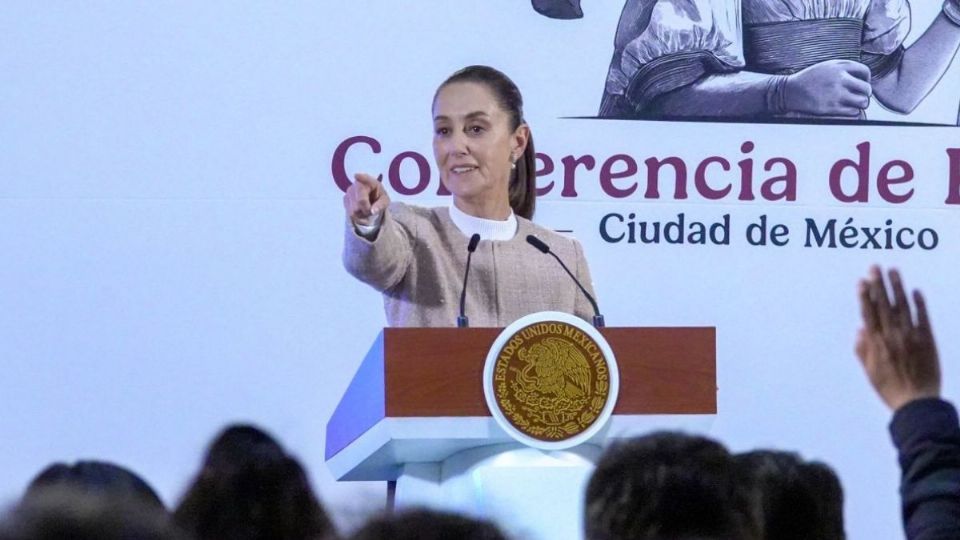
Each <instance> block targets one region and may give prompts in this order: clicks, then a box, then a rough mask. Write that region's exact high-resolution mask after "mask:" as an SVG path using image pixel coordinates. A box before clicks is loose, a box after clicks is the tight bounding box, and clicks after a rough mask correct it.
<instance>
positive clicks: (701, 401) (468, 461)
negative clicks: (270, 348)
mask: <svg viewBox="0 0 960 540" xmlns="http://www.w3.org/2000/svg"><path fill="white" fill-rule="evenodd" d="M600 331H601V333H602V334H603V336H604V338H605V339H606V340H607V341H608V343H609V344H610V347H611V349H612V350H613V353H614V355H615V356H616V359H617V364H618V366H619V372H620V393H619V397H618V399H617V402H616V406H615V408H614V411H613V417H612V418H611V420H610V421H609V422H608V424H607V425H606V427H605V428H604V429H602V430H601V431H600V432H599V433H598V434H597V435H596V436H594V437H593V439H591V440H590V441H589V442H588V443H586V444H584V445H580V447H576V448H574V449H572V450H571V451H568V452H561V453H556V455H554V456H551V459H552V458H556V459H559V460H561V461H560V462H559V463H560V466H561V467H563V466H565V463H567V462H569V461H570V460H571V459H572V460H574V461H578V460H579V461H580V462H582V463H588V464H589V463H591V462H592V461H593V460H594V459H595V457H596V456H597V455H599V453H600V447H601V446H602V445H603V444H604V443H605V441H607V440H610V439H616V438H622V437H630V436H635V435H639V434H642V433H645V432H648V431H650V430H651V429H665V428H666V429H678V428H680V429H683V428H686V429H694V430H697V431H703V430H705V429H706V428H708V427H709V424H710V422H711V421H712V419H713V415H715V414H716V412H717V399H716V396H717V384H716V330H715V328H712V327H699V328H603V329H601V330H600ZM500 332H501V329H499V328H386V329H384V330H383V331H382V332H381V333H380V335H379V336H378V337H377V339H376V341H375V342H374V343H373V346H372V347H371V348H370V351H369V352H368V353H367V356H366V358H365V359H364V360H363V363H362V364H361V365H360V368H359V369H358V370H357V373H356V374H355V375H354V378H353V380H352V381H351V383H350V385H349V387H348V388H347V390H346V392H345V393H344V395H343V398H342V399H341V400H340V403H339V404H338V405H337V408H336V410H335V411H334V413H333V416H332V417H331V418H330V420H329V422H328V423H327V439H326V461H327V464H328V466H329V468H330V470H331V472H332V473H333V475H334V477H335V478H337V479H338V480H347V481H349V480H388V481H393V480H398V484H397V501H398V504H401V503H407V502H408V503H409V504H411V505H415V504H426V505H434V506H446V507H450V508H451V509H455V510H461V511H467V512H468V513H470V512H471V511H472V512H474V513H478V514H487V513H490V512H488V511H487V510H489V506H488V505H487V504H486V503H484V502H482V501H481V502H479V503H478V502H477V500H478V499H477V497H480V498H482V497H484V496H485V495H483V494H480V495H476V494H473V495H464V494H462V493H459V494H458V492H459V491H460V490H463V489H468V490H470V489H474V490H478V489H479V488H477V487H476V486H475V485H474V484H477V483H478V482H479V481H480V480H478V479H480V478H487V479H489V478H492V477H490V476H489V475H487V476H483V475H482V474H481V473H479V472H478V471H477V469H476V467H475V465H476V464H477V463H479V462H490V461H491V459H493V458H496V457H497V456H502V455H503V454H504V453H505V452H511V451H513V452H520V453H524V452H525V454H523V455H524V456H525V457H522V458H520V459H525V460H528V461H529V460H530V459H531V456H532V457H533V459H534V460H537V459H539V458H540V457H542V456H545V455H546V454H551V453H550V452H544V451H541V450H535V449H531V448H526V447H522V445H519V443H516V442H515V441H514V440H513V439H512V438H510V437H509V436H508V435H507V433H506V432H504V431H503V429H501V428H500V426H499V425H498V424H497V423H496V421H495V420H494V419H493V417H492V416H491V415H490V412H489V410H488V409H487V405H486V401H485V399H484V395H483V382H482V374H483V365H484V361H485V360H486V357H487V353H488V351H489V349H490V347H491V345H492V344H493V342H494V340H495V339H496V337H497V336H498V335H499V334H500ZM581 447H584V448H581ZM518 455H519V454H518ZM500 461H501V462H504V460H503V459H500ZM508 461H509V460H508ZM514 461H515V460H514ZM581 469H582V467H581ZM517 470H519V469H514V472H512V473H511V474H512V475H513V476H512V477H517V478H519V476H517V474H516V471H517ZM558 470H564V469H558ZM549 474H553V473H549ZM549 474H548V475H547V476H544V473H543V472H540V473H538V476H536V478H538V479H540V478H549ZM577 474H579V476H577V477H576V479H574V480H571V481H572V482H574V485H575V486H579V485H580V484H582V482H583V480H584V477H583V474H584V473H583V472H579V473H577ZM471 475H472V476H471ZM457 478H460V479H459V480H457ZM464 478H465V480H464ZM451 479H454V480H455V481H452V480H451ZM538 481H539V480H538ZM458 482H459V483H458ZM529 483H530V482H529V481H525V484H524V489H527V488H529V487H530V486H529V485H527V484H529ZM561 483H562V482H561ZM452 484H456V485H455V486H454V487H450V486H451V485H452ZM490 484H491V482H490V481H489V480H488V481H487V483H486V488H485V489H486V491H487V492H489V490H490V488H491V485H490ZM548 484H549V482H548ZM568 484H569V482H568ZM498 487H499V486H498ZM558 489H559V490H562V489H563V488H562V487H557V486H554V487H552V488H550V490H552V492H557V490H558ZM576 489H579V488H576ZM451 490H452V491H451ZM571 490H575V489H574V488H571V489H567V491H571ZM480 491H483V490H480ZM548 492H550V491H548ZM573 496H574V498H575V499H576V501H579V497H580V495H579V492H577V493H575V494H574V495H573ZM471 497H473V499H471ZM467 499H470V500H472V501H473V502H470V501H468V500H467ZM458 500H460V503H457V501H458ZM464 501H466V502H464ZM573 504H574V505H577V504H578V503H577V502H574V503H573ZM569 505H570V504H569V503H568V504H567V505H566V506H569ZM561 506H563V505H561ZM570 512H573V513H574V514H576V515H579V513H580V512H579V510H578V509H573V508H568V509H567V513H570ZM493 513H495V512H493ZM494 517H496V516H494ZM535 528H536V527H534V529H535ZM524 532H525V533H527V534H526V536H527V537H531V538H538V537H543V538H547V537H550V536H551V535H553V537H556V536H555V532H556V531H554V533H549V534H548V533H543V534H539V535H538V534H529V533H530V531H524ZM576 532H577V535H574V536H566V537H569V538H579V536H578V535H579V531H576ZM534 533H536V531H534Z"/></svg>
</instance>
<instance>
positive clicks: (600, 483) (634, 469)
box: [584, 432, 761, 540]
mask: <svg viewBox="0 0 960 540" xmlns="http://www.w3.org/2000/svg"><path fill="white" fill-rule="evenodd" d="M584 531H585V533H586V534H585V536H586V538H587V539H588V540H660V539H666V538H670V539H680V538H684V539H687V538H690V539H693V538H700V539H707V538H711V539H720V538H724V539H729V538H736V539H738V540H753V539H757V538H761V535H760V523H759V516H758V511H757V508H756V505H755V503H754V500H753V493H752V491H751V489H750V487H749V486H748V485H745V483H744V482H743V478H742V474H741V472H740V470H739V468H738V467H737V464H736V462H735V461H734V459H733V456H732V455H731V454H730V453H729V451H728V450H727V449H726V448H725V447H724V446H723V445H721V444H720V443H719V442H717V441H714V440H712V439H708V438H705V437H699V436H694V435H686V434H683V433H675V432H655V433H652V434H649V435H645V436H643V437H637V438H634V439H628V440H626V441H624V442H621V443H618V444H616V445H614V446H612V447H610V448H609V449H607V451H606V452H604V454H603V456H602V457H601V458H600V460H599V462H598V463H597V467H596V469H595V470H594V472H593V474H592V475H591V477H590V480H589V482H588V484H587V489H586V497H585V508H584Z"/></svg>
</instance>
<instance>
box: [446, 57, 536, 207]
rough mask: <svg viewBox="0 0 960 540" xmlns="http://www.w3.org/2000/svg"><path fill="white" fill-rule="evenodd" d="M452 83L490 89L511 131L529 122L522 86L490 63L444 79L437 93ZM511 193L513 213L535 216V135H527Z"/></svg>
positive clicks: (517, 164) (466, 68)
mask: <svg viewBox="0 0 960 540" xmlns="http://www.w3.org/2000/svg"><path fill="white" fill-rule="evenodd" d="M453 83H476V84H481V85H483V86H485V87H486V88H487V89H488V90H490V92H491V93H492V94H493V95H494V97H495V98H496V100H497V104H498V105H500V108H501V109H502V110H503V111H504V112H506V113H507V116H508V117H509V121H510V129H511V130H516V129H517V128H518V127H520V126H521V125H524V124H526V123H527V121H526V119H524V116H523V96H522V95H521V94H520V89H519V88H517V85H516V84H514V82H513V81H512V80H510V77H507V76H506V75H505V74H503V73H502V72H501V71H499V70H496V69H494V68H492V67H490V66H467V67H465V68H463V69H461V70H459V71H457V72H456V73H454V74H453V75H450V77H448V78H447V80H445V81H443V84H441V85H440V87H439V88H437V93H438V94H439V92H440V90H441V89H443V88H444V87H445V86H447V85H449V84H453ZM434 101H436V96H434ZM509 194H510V207H511V208H513V212H514V213H515V214H516V215H518V216H520V217H524V218H527V219H530V218H532V217H533V213H534V211H535V210H536V205H537V153H536V150H534V147H533V134H530V136H529V137H528V138H527V146H526V148H525V149H524V152H523V156H522V157H521V158H520V159H519V160H517V163H516V168H515V169H513V171H512V172H511V175H510V186H509Z"/></svg>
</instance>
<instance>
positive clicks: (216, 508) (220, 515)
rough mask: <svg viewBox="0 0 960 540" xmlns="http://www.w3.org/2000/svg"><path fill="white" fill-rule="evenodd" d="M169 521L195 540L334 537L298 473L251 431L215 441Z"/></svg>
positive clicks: (232, 430)
mask: <svg viewBox="0 0 960 540" xmlns="http://www.w3.org/2000/svg"><path fill="white" fill-rule="evenodd" d="M174 521H175V522H176V523H177V525H179V526H180V527H181V528H182V529H184V530H185V531H187V532H189V533H191V534H192V535H193V536H194V537H195V538H197V540H214V539H217V540H219V539H222V538H231V539H235V540H260V539H262V540H267V539H273V540H308V539H309V540H313V539H320V538H331V537H334V536H335V532H334V528H333V524H332V523H331V521H330V519H329V517H328V516H327V514H326V512H324V510H323V507H322V506H321V505H320V502H319V501H318V500H317V497H316V496H315V495H314V493H313V490H312V489H311V488H310V484H309V481H308V480H307V476H306V474H305V473H304V470H303V467H301V466H300V464H299V463H298V462H297V460H296V459H294V458H293V457H291V456H289V455H288V454H287V453H286V451H284V449H283V448H282V447H281V446H280V445H279V444H278V443H277V442H276V441H275V440H274V439H273V438H271V437H270V436H269V435H267V434H266V433H264V432H263V431H261V430H259V429H257V428H255V427H252V426H231V427H228V428H227V429H226V430H224V431H223V432H222V433H221V434H220V435H219V436H218V437H217V438H216V439H215V440H214V442H213V444H211V446H210V449H209V450H208V452H207V456H206V459H205V461H204V464H203V467H202V468H201V470H200V473H199V474H198V475H197V477H196V479H195V480H194V481H193V484H192V485H191V486H190V488H189V489H188V490H187V493H186V494H185V495H184V496H183V499H182V500H181V502H180V504H179V506H178V507H177V509H176V510H175V511H174Z"/></svg>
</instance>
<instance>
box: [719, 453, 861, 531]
mask: <svg viewBox="0 0 960 540" xmlns="http://www.w3.org/2000/svg"><path fill="white" fill-rule="evenodd" d="M736 460H737V462H738V463H739V464H740V465H741V466H742V467H743V468H744V470H745V471H746V473H747V475H748V476H749V477H750V479H751V481H752V483H753V485H754V487H755V489H756V490H757V495H758V499H759V503H760V509H761V512H762V521H763V529H764V536H765V537H766V538H776V539H778V540H843V539H844V538H845V537H846V535H845V533H844V529H843V489H842V488H841V486H840V480H839V479H838V478H837V475H836V474H835V473H834V472H833V470H832V469H831V468H830V467H828V466H827V465H825V464H823V463H819V462H806V461H804V460H803V459H801V458H800V456H798V455H797V454H794V453H790V452H777V451H771V450H758V451H754V452H746V453H744V454H740V455H738V456H736Z"/></svg>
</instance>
